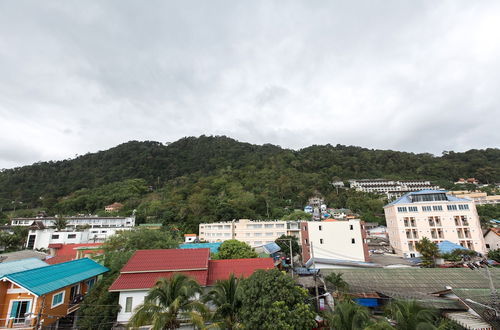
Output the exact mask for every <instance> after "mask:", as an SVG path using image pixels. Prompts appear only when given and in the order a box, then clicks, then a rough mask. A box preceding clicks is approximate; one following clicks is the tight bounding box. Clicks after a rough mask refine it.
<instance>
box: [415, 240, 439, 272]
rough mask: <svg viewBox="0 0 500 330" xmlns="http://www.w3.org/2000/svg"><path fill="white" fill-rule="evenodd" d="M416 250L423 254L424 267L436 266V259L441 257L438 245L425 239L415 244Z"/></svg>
mask: <svg viewBox="0 0 500 330" xmlns="http://www.w3.org/2000/svg"><path fill="white" fill-rule="evenodd" d="M415 248H416V249H417V251H418V252H419V253H420V254H421V259H422V266H423V267H435V266H436V258H437V257H438V256H439V249H438V246H437V244H436V243H434V242H431V241H430V240H429V239H428V238H427V237H424V238H422V239H421V240H420V241H418V242H416V243H415Z"/></svg>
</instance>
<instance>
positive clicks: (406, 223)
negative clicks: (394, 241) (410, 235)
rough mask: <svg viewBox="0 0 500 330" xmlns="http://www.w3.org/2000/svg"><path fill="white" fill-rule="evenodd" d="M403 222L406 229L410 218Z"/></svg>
mask: <svg viewBox="0 0 500 330" xmlns="http://www.w3.org/2000/svg"><path fill="white" fill-rule="evenodd" d="M403 221H404V223H405V227H408V218H405V219H404V220H403Z"/></svg>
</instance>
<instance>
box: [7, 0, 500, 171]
mask: <svg viewBox="0 0 500 330" xmlns="http://www.w3.org/2000/svg"><path fill="white" fill-rule="evenodd" d="M499 109H500V1H496V0H492V1H481V0H479V1H470V0H463V1H460V0H457V1H434V0H432V1H425V0H422V1H410V0H407V1H401V0H392V1H391V0H384V1H377V0H366V1H361V0H360V1H317V0H306V1H270V0H265V1H257V0H252V1H245V0H242V1H230V0H226V1H217V0H211V1H202V0H199V1H189V0H187V1H186V0H183V1H164V0H161V1H155V0H148V1H128V0H120V1H115V0H113V1H106V0H95V1H94V0H86V1H69V0H60V1H52V0H49V1H35V0H33V1H25V0H11V1H9V0H7V1H1V2H0V169H1V168H12V167H16V166H22V165H27V164H31V163H34V162H38V161H48V160H60V159H68V158H73V157H75V155H82V154H85V153H87V152H95V151H98V150H105V149H108V148H111V147H113V146H116V145H118V144H120V143H123V142H126V141H130V140H154V141H160V142H173V141H176V140H178V139H180V138H182V137H185V136H199V135H202V134H205V135H226V136H230V137H233V138H235V139H237V140H240V141H244V142H250V143H255V144H263V143H272V144H276V145H280V146H282V147H286V148H293V149H300V148H303V147H306V146H310V145H313V144H327V143H330V144H332V145H335V144H338V143H340V144H345V145H358V146H363V147H368V148H377V149H392V150H402V151H411V152H430V153H434V154H436V155H440V154H441V152H442V151H444V150H455V151H465V150H468V149H472V148H480V149H483V148H487V147H496V148H498V147H499V145H500V129H499V122H500V110H499ZM124 161H126V160H124Z"/></svg>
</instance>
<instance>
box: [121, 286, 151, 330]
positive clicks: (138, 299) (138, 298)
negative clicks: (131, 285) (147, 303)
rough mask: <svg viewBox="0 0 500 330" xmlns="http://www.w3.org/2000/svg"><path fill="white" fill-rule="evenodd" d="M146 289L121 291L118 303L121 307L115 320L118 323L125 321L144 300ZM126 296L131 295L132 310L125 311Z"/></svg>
mask: <svg viewBox="0 0 500 330" xmlns="http://www.w3.org/2000/svg"><path fill="white" fill-rule="evenodd" d="M147 292H148V291H147V290H144V291H121V292H120V298H119V304H120V306H121V307H122V308H121V310H120V312H119V313H118V316H117V321H118V322H120V323H127V322H128V320H129V319H130V317H131V316H132V314H133V311H134V309H135V308H136V307H137V306H138V305H140V304H142V303H143V302H144V297H145V296H146V294H147ZM127 297H132V312H130V313H126V312H125V306H126V300H127Z"/></svg>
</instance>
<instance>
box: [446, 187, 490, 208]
mask: <svg viewBox="0 0 500 330" xmlns="http://www.w3.org/2000/svg"><path fill="white" fill-rule="evenodd" d="M449 193H450V194H451V195H453V196H456V197H460V198H467V199H470V200H472V201H474V203H475V204H476V205H486V204H499V203H500V195H490V196H488V194H487V193H485V192H482V191H472V192H471V191H468V190H457V191H450V192H449Z"/></svg>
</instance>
